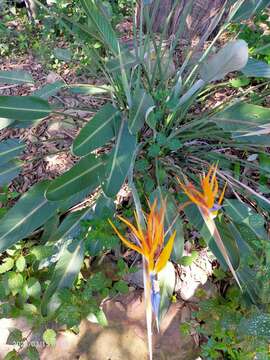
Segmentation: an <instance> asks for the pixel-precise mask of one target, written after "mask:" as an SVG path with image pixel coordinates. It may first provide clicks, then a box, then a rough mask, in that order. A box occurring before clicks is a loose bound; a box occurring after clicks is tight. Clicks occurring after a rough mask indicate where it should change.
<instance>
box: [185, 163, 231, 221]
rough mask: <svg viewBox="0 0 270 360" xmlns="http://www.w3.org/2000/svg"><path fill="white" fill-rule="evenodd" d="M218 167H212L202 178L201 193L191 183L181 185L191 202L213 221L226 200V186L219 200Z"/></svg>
mask: <svg viewBox="0 0 270 360" xmlns="http://www.w3.org/2000/svg"><path fill="white" fill-rule="evenodd" d="M216 172H217V165H212V166H211V167H210V169H209V171H208V173H207V175H205V174H203V175H202V176H201V177H200V185H201V191H199V190H198V189H196V187H195V186H194V185H193V184H192V183H191V182H189V183H187V184H183V183H182V182H181V181H180V180H178V181H179V184H180V186H181V188H182V189H183V191H184V193H185V194H186V195H187V196H188V197H189V199H190V201H191V202H193V203H194V204H196V205H197V206H198V207H199V208H200V209H201V210H202V211H203V212H204V213H206V214H207V215H208V216H209V217H211V218H212V219H213V218H215V217H216V215H217V213H218V210H219V209H220V208H221V205H222V201H223V198H224V194H225V190H226V184H225V186H224V188H223V190H222V192H221V195H220V197H219V198H218V200H217V196H218V192H219V184H218V181H217V177H216Z"/></svg>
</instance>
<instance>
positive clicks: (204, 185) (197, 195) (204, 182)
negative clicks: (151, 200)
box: [178, 165, 241, 288]
mask: <svg viewBox="0 0 270 360" xmlns="http://www.w3.org/2000/svg"><path fill="white" fill-rule="evenodd" d="M216 173H217V165H212V166H210V169H209V171H208V173H207V174H206V175H205V174H203V175H202V176H201V177H200V185H201V191H200V190H198V189H197V188H196V187H195V186H194V185H193V184H192V183H191V182H187V183H186V184H183V183H182V182H181V181H180V180H179V179H178V182H179V184H180V186H181V188H182V190H183V191H184V193H185V194H186V195H187V196H188V198H189V200H190V201H189V202H188V203H186V204H185V206H186V205H188V204H189V203H194V204H195V205H197V207H198V209H199V211H200V213H201V215H202V218H203V220H204V222H205V224H206V226H207V228H208V230H209V232H210V234H211V235H212V237H213V238H214V240H215V242H216V244H217V246H218V248H219V250H220V251H221V253H222V255H223V257H224V260H225V261H226V263H227V265H228V267H229V269H230V270H231V272H232V274H233V276H234V278H235V280H236V282H237V284H238V285H239V287H240V288H241V284H240V282H239V280H238V277H237V275H236V272H235V270H234V268H233V266H232V263H231V260H230V257H229V255H228V252H227V249H226V248H225V246H224V244H223V241H222V238H221V236H220V233H219V231H218V229H217V227H216V224H215V221H214V219H215V217H216V216H217V214H218V211H219V210H220V208H221V206H222V202H223V198H224V195H225V190H226V186H227V184H225V186H224V188H223V190H222V192H221V194H220V196H219V198H218V200H217V197H218V193H219V184H218V180H217V177H216Z"/></svg>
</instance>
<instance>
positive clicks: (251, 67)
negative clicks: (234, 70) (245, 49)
mask: <svg viewBox="0 0 270 360" xmlns="http://www.w3.org/2000/svg"><path fill="white" fill-rule="evenodd" d="M241 72H242V73H243V74H244V75H245V76H249V77H263V78H268V79H269V78H270V66H269V65H268V64H267V63H265V62H264V61H259V60H255V59H251V58H250V59H248V63H247V65H246V66H245V67H244V68H243V69H242V70H241Z"/></svg>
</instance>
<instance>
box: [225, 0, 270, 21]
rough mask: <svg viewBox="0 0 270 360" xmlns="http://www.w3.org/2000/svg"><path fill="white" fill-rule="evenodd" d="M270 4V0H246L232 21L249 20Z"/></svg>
mask: <svg viewBox="0 0 270 360" xmlns="http://www.w3.org/2000/svg"><path fill="white" fill-rule="evenodd" d="M234 2H235V1H234ZM269 4H270V1H269V0H245V1H244V2H243V4H242V5H241V6H240V8H239V9H238V11H237V12H236V14H235V15H234V17H233V18H232V21H234V22H240V21H242V20H247V19H249V18H250V17H251V16H253V15H255V14H256V13H258V12H259V11H261V10H263V9H265V8H266V7H267V6H268V5H269Z"/></svg>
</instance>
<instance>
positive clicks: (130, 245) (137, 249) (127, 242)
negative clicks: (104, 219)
mask: <svg viewBox="0 0 270 360" xmlns="http://www.w3.org/2000/svg"><path fill="white" fill-rule="evenodd" d="M108 221H109V223H110V225H111V227H112V228H113V230H114V231H115V232H116V234H117V236H118V237H119V238H120V239H121V240H122V241H123V243H124V244H125V245H126V246H127V247H129V248H130V249H132V250H135V251H137V252H138V253H139V254H141V255H144V252H143V250H142V249H141V248H140V247H139V246H137V245H135V244H133V243H132V242H130V241H129V240H127V239H126V238H125V237H124V236H123V235H122V234H121V233H120V232H119V231H118V230H117V228H116V226H114V224H113V223H112V222H111V220H110V219H108Z"/></svg>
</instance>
